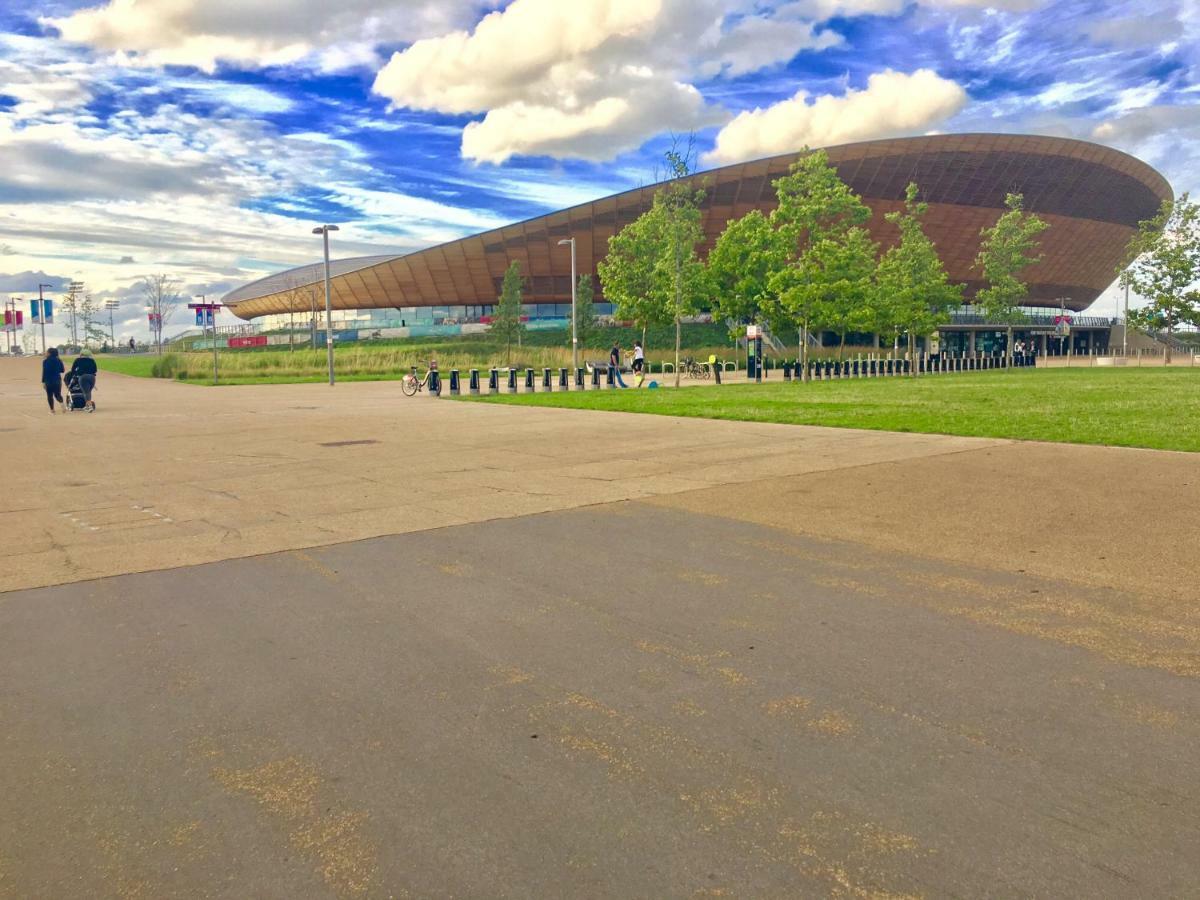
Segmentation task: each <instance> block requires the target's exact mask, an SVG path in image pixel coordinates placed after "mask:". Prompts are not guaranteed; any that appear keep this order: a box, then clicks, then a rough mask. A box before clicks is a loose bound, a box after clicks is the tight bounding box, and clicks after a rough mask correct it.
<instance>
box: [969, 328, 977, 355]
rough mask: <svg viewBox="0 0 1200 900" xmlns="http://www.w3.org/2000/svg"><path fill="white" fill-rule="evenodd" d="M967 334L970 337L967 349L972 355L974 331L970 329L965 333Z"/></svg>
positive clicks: (973, 351)
mask: <svg viewBox="0 0 1200 900" xmlns="http://www.w3.org/2000/svg"><path fill="white" fill-rule="evenodd" d="M967 334H969V335H970V336H971V337H970V338H969V340H970V344H969V345H968V347H967V349H968V350H970V351H971V353H972V354H974V353H975V330H974V329H971V330H970V331H968V332H967Z"/></svg>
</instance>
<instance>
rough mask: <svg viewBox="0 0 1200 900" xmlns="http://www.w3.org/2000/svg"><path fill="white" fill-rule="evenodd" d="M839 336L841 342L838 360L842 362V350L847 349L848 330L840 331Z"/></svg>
mask: <svg viewBox="0 0 1200 900" xmlns="http://www.w3.org/2000/svg"><path fill="white" fill-rule="evenodd" d="M838 338H839V339H840V343H839V344H838V362H841V361H842V351H843V350H845V349H846V332H844V331H839V332H838Z"/></svg>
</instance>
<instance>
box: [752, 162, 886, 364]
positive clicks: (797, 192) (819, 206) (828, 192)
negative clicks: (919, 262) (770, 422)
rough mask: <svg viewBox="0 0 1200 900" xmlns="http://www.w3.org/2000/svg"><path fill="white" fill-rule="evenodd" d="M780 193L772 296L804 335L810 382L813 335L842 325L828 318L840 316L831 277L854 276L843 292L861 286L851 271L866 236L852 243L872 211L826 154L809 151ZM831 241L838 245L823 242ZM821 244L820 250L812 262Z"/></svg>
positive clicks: (780, 184) (778, 185)
mask: <svg viewBox="0 0 1200 900" xmlns="http://www.w3.org/2000/svg"><path fill="white" fill-rule="evenodd" d="M775 192H776V194H777V196H778V197H779V205H778V206H777V207H776V208H775V210H773V211H772V213H771V226H772V227H773V228H774V229H775V231H776V232H777V233H778V235H779V239H780V241H781V246H782V247H783V250H784V254H785V257H784V263H783V265H782V267H780V268H778V269H776V271H774V272H773V273H772V274H771V276H770V277H769V278H768V280H767V283H768V293H769V294H770V295H773V296H774V297H775V298H776V299H775V301H774V302H777V303H778V304H779V306H780V307H781V308H782V312H783V313H784V314H786V315H787V316H789V317H790V319H791V321H792V322H794V323H795V324H796V325H797V326H798V327H799V328H800V329H801V330H802V332H803V335H802V337H801V340H800V362H801V366H802V371H803V373H804V377H805V378H807V377H808V336H809V335H810V334H811V333H812V332H813V331H814V330H816V331H820V330H821V329H824V328H826V327H830V328H832V329H833V330H837V328H838V323H837V322H835V321H825V320H824V317H826V316H830V315H835V314H838V315H840V313H839V312H838V311H839V307H838V305H837V304H836V303H835V302H833V297H832V295H831V293H830V287H829V282H828V278H829V277H830V276H837V277H834V278H833V283H834V284H837V283H838V282H841V281H842V280H843V279H842V278H841V277H840V276H838V273H839V272H845V273H846V274H847V275H850V276H852V277H849V278H847V279H846V280H845V282H844V283H843V285H842V289H845V290H850V289H851V288H850V285H855V286H856V287H855V288H854V289H855V290H857V289H858V287H861V284H860V281H859V279H858V277H857V276H853V274H852V272H851V270H853V269H854V268H855V267H856V261H855V255H856V253H859V252H861V251H862V250H863V249H864V247H865V244H864V238H865V237H866V236H865V234H863V235H857V236H855V237H854V238H852V239H850V238H848V235H849V232H850V231H851V230H852V229H855V228H858V227H859V226H861V225H864V224H865V223H866V222H867V220H868V219H870V217H871V211H870V209H869V208H868V207H867V205H866V204H865V203H863V202H862V200H861V199H860V198H859V196H858V195H857V194H855V193H854V191H852V190H851V189H850V186H849V185H847V184H846V183H845V182H844V181H842V179H841V178H840V177H839V176H838V173H837V169H835V168H834V167H833V166H832V165H830V163H829V157H828V156H827V155H826V153H825V151H824V150H816V151H813V152H810V153H806V154H804V156H802V157H801V158H800V159H798V160H797V161H796V162H795V163H793V164H792V168H791V171H790V172H789V173H788V174H787V175H785V176H783V177H782V178H779V179H777V180H776V181H775ZM826 241H828V242H832V244H823V243H822V242H826ZM818 246H820V247H821V250H820V252H819V253H818V255H817V256H815V257H811V258H810V255H811V254H812V253H813V251H814V249H815V248H817V247H818ZM839 258H840V261H839ZM861 262H862V260H861V259H859V260H857V263H861ZM873 262H874V260H873V259H872V263H873ZM870 297H871V293H870V292H868V293H867V296H866V297H865V298H864V297H862V295H860V302H863V303H864V304H865V303H866V302H868V299H869V298H870ZM847 299H849V298H847ZM843 318H846V319H849V318H850V317H849V316H843ZM866 318H867V317H866V316H862V317H860V320H859V321H858V322H857V324H856V326H855V327H865V325H866V324H867V323H866V321H865V319H866Z"/></svg>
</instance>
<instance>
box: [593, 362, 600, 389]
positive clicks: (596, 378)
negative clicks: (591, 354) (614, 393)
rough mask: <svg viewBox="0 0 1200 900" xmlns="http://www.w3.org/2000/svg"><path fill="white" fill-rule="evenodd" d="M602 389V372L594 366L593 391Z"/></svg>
mask: <svg viewBox="0 0 1200 900" xmlns="http://www.w3.org/2000/svg"><path fill="white" fill-rule="evenodd" d="M599 387H600V370H599V369H597V368H596V367H595V366H592V390H596V389H598V388H599Z"/></svg>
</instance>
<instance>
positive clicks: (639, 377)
mask: <svg viewBox="0 0 1200 900" xmlns="http://www.w3.org/2000/svg"><path fill="white" fill-rule="evenodd" d="M645 371H646V351H644V350H643V349H642V342H641V341H634V342H633V374H634V376H635V379H636V381H637V384H638V387H641V386H642V381H643V379H644V378H645V377H646V376H645Z"/></svg>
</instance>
